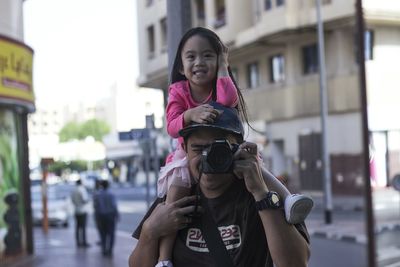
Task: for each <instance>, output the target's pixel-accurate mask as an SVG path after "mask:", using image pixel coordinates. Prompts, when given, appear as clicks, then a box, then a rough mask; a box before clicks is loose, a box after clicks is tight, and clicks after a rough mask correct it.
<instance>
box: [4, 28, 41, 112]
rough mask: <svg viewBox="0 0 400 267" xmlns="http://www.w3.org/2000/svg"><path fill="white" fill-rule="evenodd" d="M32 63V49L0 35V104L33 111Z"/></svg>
mask: <svg viewBox="0 0 400 267" xmlns="http://www.w3.org/2000/svg"><path fill="white" fill-rule="evenodd" d="M32 62H33V50H32V48H30V47H29V46H27V45H25V44H23V43H21V42H18V41H16V40H13V39H10V38H8V37H5V36H2V35H0V104H2V103H3V104H13V105H19V106H23V107H25V108H27V109H28V111H30V112H32V111H34V110H35V96H34V93H33V86H32V85H33V83H32Z"/></svg>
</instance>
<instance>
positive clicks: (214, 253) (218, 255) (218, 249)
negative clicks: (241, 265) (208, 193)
mask: <svg viewBox="0 0 400 267" xmlns="http://www.w3.org/2000/svg"><path fill="white" fill-rule="evenodd" d="M200 176H201V173H200ZM197 186H198V187H199V185H197ZM197 189H198V194H199V195H200V196H201V206H202V207H203V209H204V213H203V214H202V216H201V225H202V229H201V231H202V234H203V238H204V240H205V241H206V243H207V248H208V250H209V252H210V254H211V257H212V258H213V259H214V260H215V262H216V263H217V266H218V267H233V266H234V265H233V261H232V258H231V256H230V255H229V253H228V251H227V250H226V247H225V244H224V242H223V241H222V238H221V233H220V232H219V230H218V227H217V224H216V223H215V221H214V219H213V217H212V215H211V211H210V208H209V206H208V203H207V199H206V198H205V197H204V195H203V193H201V190H200V188H197Z"/></svg>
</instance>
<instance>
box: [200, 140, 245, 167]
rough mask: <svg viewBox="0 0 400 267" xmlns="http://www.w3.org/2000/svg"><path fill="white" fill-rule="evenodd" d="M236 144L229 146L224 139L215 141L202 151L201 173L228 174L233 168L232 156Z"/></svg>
mask: <svg viewBox="0 0 400 267" xmlns="http://www.w3.org/2000/svg"><path fill="white" fill-rule="evenodd" d="M238 148H239V145H238V144H231V143H229V141H228V140H226V139H217V140H215V141H214V142H213V143H211V145H210V146H208V147H207V148H206V149H204V150H203V152H202V155H201V168H202V172H203V173H229V172H232V168H233V154H235V152H236V151H237V150H238Z"/></svg>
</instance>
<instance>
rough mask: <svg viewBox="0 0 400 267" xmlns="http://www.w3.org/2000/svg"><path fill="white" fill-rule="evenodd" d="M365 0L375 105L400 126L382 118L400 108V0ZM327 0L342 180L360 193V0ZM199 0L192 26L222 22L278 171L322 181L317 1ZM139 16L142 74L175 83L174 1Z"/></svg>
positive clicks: (149, 82)
mask: <svg viewBox="0 0 400 267" xmlns="http://www.w3.org/2000/svg"><path fill="white" fill-rule="evenodd" d="M363 2H364V13H365V19H366V32H365V34H364V35H365V48H366V49H365V55H366V60H367V73H368V78H367V82H368V95H369V97H370V99H371V100H370V102H369V108H370V109H371V110H374V111H379V112H381V113H379V114H378V113H373V114H371V116H370V125H371V126H372V127H378V126H377V124H379V126H380V127H381V128H379V130H385V131H387V130H388V129H391V130H395V129H397V130H398V129H400V123H398V122H393V120H387V121H382V120H381V118H382V117H388V118H393V115H394V114H396V112H397V114H399V112H398V111H399V105H396V103H397V102H398V101H399V100H400V97H399V96H400V95H399V94H400V93H399V90H395V88H394V87H395V85H396V84H398V82H399V81H400V75H399V73H400V72H399V71H398V68H396V67H395V66H394V65H393V63H392V62H398V60H396V59H398V58H399V56H400V28H399V25H400V7H399V4H398V3H397V2H396V1H390V0H386V1H375V0H364V1H363ZM377 2H379V4H378V3H377ZM395 2H396V3H395ZM321 3H322V16H323V21H324V30H325V53H326V56H325V58H326V69H327V86H328V99H329V100H328V101H329V108H328V109H329V116H328V120H327V127H328V151H329V154H330V159H331V166H332V182H333V190H334V192H337V193H343V194H345V193H350V194H351V193H359V192H361V189H362V183H363V178H362V176H361V172H362V171H361V167H362V166H361V162H362V161H361V153H362V151H363V148H362V142H361V114H360V109H361V103H360V87H359V76H358V75H359V71H358V63H357V58H356V57H357V47H356V45H355V44H356V28H355V21H356V20H355V13H356V11H355V1H354V0H353V1H349V0H321ZM191 4H192V6H191V10H192V13H191V14H192V26H204V27H207V28H210V29H212V30H214V31H215V32H216V33H217V34H218V35H219V36H220V37H221V38H222V40H223V41H224V42H225V43H226V44H227V45H228V46H229V49H230V65H231V68H232V70H233V73H234V76H235V78H236V80H237V81H238V84H239V86H240V88H241V89H242V90H243V93H244V96H245V100H246V103H247V106H248V110H249V114H250V120H251V122H252V124H253V126H254V127H255V128H257V129H258V130H260V131H262V132H263V133H264V137H266V138H259V136H258V137H255V136H254V134H250V135H249V138H252V139H253V140H256V141H259V143H260V146H261V147H263V152H264V156H265V158H264V159H265V161H266V163H267V165H268V166H269V167H270V169H271V170H272V171H273V172H274V173H275V174H276V175H281V174H287V175H289V186H290V187H292V189H294V190H312V191H319V190H322V175H321V166H322V163H321V160H320V132H321V130H320V129H321V128H320V117H319V112H320V102H319V80H318V79H319V77H318V57H317V33H316V22H317V21H316V8H315V1H314V0H262V1H261V0H253V1H235V0H193V1H192V2H191ZM138 21H139V22H140V23H139V24H138V25H139V29H138V30H139V34H138V36H139V49H140V53H139V54H140V75H139V79H138V83H139V84H140V85H141V86H148V87H157V88H161V89H163V90H164V92H166V89H167V88H168V70H167V60H168V55H167V53H166V44H167V40H166V36H167V34H166V33H167V28H166V1H162V0H153V1H151V0H141V1H138ZM396 73H397V75H396ZM387 75H388V79H386V78H387ZM383 87H384V88H383ZM388 105H389V106H388ZM383 108H384V109H383ZM393 112H395V113H393ZM396 123H397V125H395V124H396ZM377 129H378V128H376V129H375V128H371V131H374V130H377ZM262 140H267V142H264V143H263V141H262ZM387 140H389V139H387ZM387 140H386V141H387ZM266 144H267V145H266ZM397 149H398V150H400V148H397ZM394 150H396V148H394ZM395 153H396V151H395ZM393 166H394V165H393ZM393 168H395V167H393ZM385 179H386V178H385Z"/></svg>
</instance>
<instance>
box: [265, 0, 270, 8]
mask: <svg viewBox="0 0 400 267" xmlns="http://www.w3.org/2000/svg"><path fill="white" fill-rule="evenodd" d="M271 8H272V3H271V0H264V9H265V10H270V9H271Z"/></svg>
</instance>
